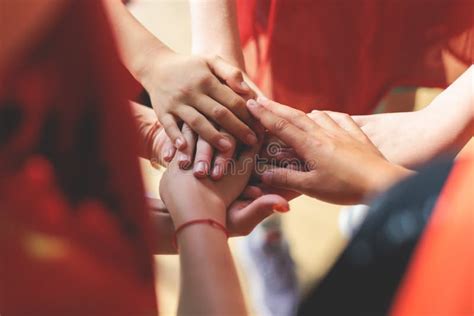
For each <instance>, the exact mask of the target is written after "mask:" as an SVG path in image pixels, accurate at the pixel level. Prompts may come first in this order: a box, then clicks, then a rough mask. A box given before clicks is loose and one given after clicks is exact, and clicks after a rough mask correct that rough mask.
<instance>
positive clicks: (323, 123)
mask: <svg viewBox="0 0 474 316" xmlns="http://www.w3.org/2000/svg"><path fill="white" fill-rule="evenodd" d="M310 115H311V118H310V119H311V120H312V121H313V122H316V123H317V124H318V125H319V126H320V127H322V128H323V129H325V130H328V131H331V132H337V131H338V130H340V128H341V127H340V126H339V125H338V124H337V123H336V122H335V121H334V120H333V119H332V118H331V117H330V116H329V115H328V114H327V113H326V112H323V111H318V110H313V111H312V112H311V113H310ZM308 116H309V115H308Z"/></svg>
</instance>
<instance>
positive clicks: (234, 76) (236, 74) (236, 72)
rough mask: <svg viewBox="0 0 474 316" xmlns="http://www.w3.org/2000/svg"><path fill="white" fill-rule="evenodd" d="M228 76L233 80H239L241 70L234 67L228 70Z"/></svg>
mask: <svg viewBox="0 0 474 316" xmlns="http://www.w3.org/2000/svg"><path fill="white" fill-rule="evenodd" d="M230 78H232V79H234V80H241V79H242V78H243V77H242V72H241V71H240V70H239V69H237V68H234V69H232V71H231V72H230Z"/></svg>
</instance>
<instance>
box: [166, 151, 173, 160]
mask: <svg viewBox="0 0 474 316" xmlns="http://www.w3.org/2000/svg"><path fill="white" fill-rule="evenodd" d="M172 158H173V150H172V149H168V150H167V151H166V153H165V158H164V159H165V161H167V162H169V161H170V160H171V159H172Z"/></svg>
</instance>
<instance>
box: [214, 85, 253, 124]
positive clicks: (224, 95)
mask: <svg viewBox="0 0 474 316" xmlns="http://www.w3.org/2000/svg"><path fill="white" fill-rule="evenodd" d="M208 93H209V96H210V97H212V98H213V99H214V100H216V101H217V102H219V103H220V104H222V105H224V106H225V107H226V108H228V109H229V110H230V111H231V112H232V113H234V114H235V115H237V117H238V118H239V119H241V120H242V121H243V122H245V123H246V124H250V122H251V121H252V120H251V116H250V113H249V112H248V110H247V108H246V107H245V100H244V99H243V98H242V97H241V96H240V95H238V94H237V93H235V92H234V91H233V90H232V89H231V88H229V87H228V86H226V85H224V84H222V83H220V82H219V80H217V79H216V80H215V81H212V83H211V84H210V85H209V87H208Z"/></svg>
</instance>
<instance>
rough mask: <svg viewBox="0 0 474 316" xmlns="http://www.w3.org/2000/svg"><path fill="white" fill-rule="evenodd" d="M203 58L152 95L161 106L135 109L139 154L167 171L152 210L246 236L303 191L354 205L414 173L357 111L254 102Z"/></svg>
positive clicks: (227, 71) (232, 72) (234, 74)
mask: <svg viewBox="0 0 474 316" xmlns="http://www.w3.org/2000/svg"><path fill="white" fill-rule="evenodd" d="M197 64H198V65H201V66H202V67H207V70H208V71H209V72H208V73H206V71H204V70H203V71H196V72H194V73H193V74H192V75H190V76H192V77H189V78H188V79H189V83H188V86H187V87H188V88H183V87H182V88H180V89H177V88H176V87H169V89H168V90H167V89H166V86H165V87H163V86H161V87H160V89H159V91H156V90H155V92H151V93H150V94H151V97H152V100H154V101H155V102H153V104H158V105H159V106H157V107H155V111H152V110H151V109H148V108H145V107H141V106H139V105H134V110H135V114H136V117H137V118H138V122H139V124H140V125H139V131H140V133H141V135H142V139H143V140H144V141H143V143H142V149H141V153H142V156H144V157H146V158H148V159H150V161H151V162H152V164H153V165H162V166H165V167H167V170H166V172H165V173H164V175H163V178H162V180H161V183H160V196H161V198H162V199H163V201H164V204H165V205H166V207H165V206H164V205H163V203H161V202H159V201H154V202H153V205H154V208H155V209H158V210H160V211H161V212H162V213H166V212H169V214H170V215H171V217H172V222H173V223H174V226H175V227H178V226H179V225H180V224H182V223H185V222H188V221H191V220H194V219H199V218H213V219H215V220H216V221H217V222H219V223H223V224H225V225H226V227H227V229H228V230H229V231H230V233H231V234H232V235H244V234H248V233H249V232H250V231H251V230H252V229H253V228H254V227H255V225H257V224H258V223H259V222H260V221H262V220H263V219H264V218H266V217H267V216H269V215H270V214H272V213H273V212H274V211H277V212H286V211H288V210H289V206H288V201H289V200H290V199H292V198H294V197H296V196H298V195H300V194H306V195H309V196H312V197H315V198H318V199H321V200H324V201H328V202H332V203H338V204H350V203H357V202H360V201H362V200H363V199H364V198H367V197H370V196H371V195H374V194H376V193H378V192H380V191H383V190H384V189H385V188H386V187H387V186H389V185H390V184H392V183H393V182H395V181H397V180H399V179H400V178H401V177H403V176H405V175H407V174H408V173H409V171H408V170H406V169H404V168H402V167H400V166H398V165H395V164H392V163H390V162H389V161H388V160H387V159H386V158H385V157H384V156H383V155H382V153H381V152H380V151H379V150H378V149H377V148H376V146H375V145H374V144H373V143H372V142H371V141H370V139H369V138H368V137H367V136H366V135H365V134H364V132H363V131H362V129H361V128H360V127H359V125H358V124H357V123H356V121H354V119H353V118H352V117H351V116H349V115H345V114H342V113H334V112H323V111H313V112H311V113H308V114H307V113H303V112H301V111H299V110H296V109H293V108H291V107H288V106H285V105H282V104H279V103H276V102H273V101H270V100H268V99H266V98H265V97H258V98H257V96H256V93H254V92H253V91H252V90H251V89H250V88H249V85H248V84H246V83H245V82H244V80H243V75H242V73H241V72H240V70H238V69H237V68H235V67H233V66H231V65H228V64H226V63H225V62H224V61H223V60H221V59H220V58H210V59H202V60H200V61H198V62H197ZM160 81H161V80H160ZM165 82H166V80H165ZM193 85H194V86H197V87H198V88H197V89H193V88H192V87H193ZM152 91H153V90H152ZM160 100H164V101H162V102H160ZM155 114H157V115H155ZM157 117H158V120H157V119H156V118H157Z"/></svg>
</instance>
